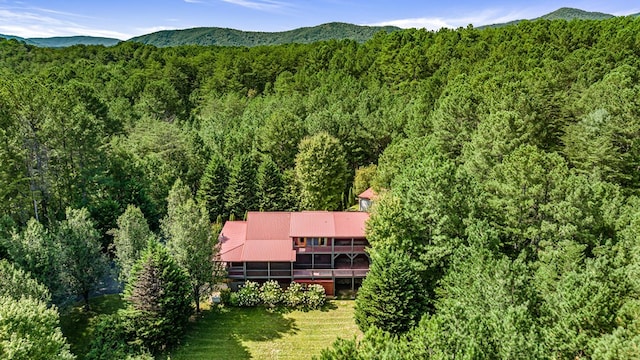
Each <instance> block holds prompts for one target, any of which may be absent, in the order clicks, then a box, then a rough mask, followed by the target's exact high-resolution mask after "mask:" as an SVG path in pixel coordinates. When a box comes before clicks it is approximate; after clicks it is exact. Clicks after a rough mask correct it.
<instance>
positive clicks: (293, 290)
mask: <svg viewBox="0 0 640 360" xmlns="http://www.w3.org/2000/svg"><path fill="white" fill-rule="evenodd" d="M303 301H304V287H303V286H302V284H300V283H296V282H292V283H291V285H289V287H288V288H287V290H285V292H284V295H283V302H284V305H285V306H287V307H288V308H291V309H295V308H297V307H299V306H300V305H302V303H303Z"/></svg>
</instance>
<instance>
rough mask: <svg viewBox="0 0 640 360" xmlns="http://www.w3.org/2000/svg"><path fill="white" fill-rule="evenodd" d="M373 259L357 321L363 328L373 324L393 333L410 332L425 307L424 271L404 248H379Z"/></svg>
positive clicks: (358, 302) (360, 299)
mask: <svg viewBox="0 0 640 360" xmlns="http://www.w3.org/2000/svg"><path fill="white" fill-rule="evenodd" d="M372 260H373V261H372V263H371V268H370V270H369V273H368V274H367V277H366V278H365V280H364V281H363V282H362V287H361V288H360V291H358V297H357V298H356V308H355V319H356V324H358V327H360V330H362V331H363V332H366V331H367V330H368V329H369V328H371V327H377V328H379V329H382V330H385V331H388V332H390V333H392V334H401V333H403V332H406V331H408V330H409V329H411V328H412V327H413V326H415V325H416V324H417V323H418V321H419V320H420V317H421V316H422V314H423V312H424V311H425V305H424V304H425V298H424V294H425V291H424V289H423V286H424V285H423V284H422V281H421V278H420V274H419V273H418V271H417V270H416V268H415V266H414V265H413V263H412V261H411V259H410V258H409V256H408V255H407V254H406V253H404V252H401V251H393V250H392V251H389V250H387V249H384V250H380V251H376V252H374V253H372Z"/></svg>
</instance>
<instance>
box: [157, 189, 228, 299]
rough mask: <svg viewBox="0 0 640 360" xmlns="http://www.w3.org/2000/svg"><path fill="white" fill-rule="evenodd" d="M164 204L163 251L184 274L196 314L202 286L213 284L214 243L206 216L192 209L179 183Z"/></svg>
mask: <svg viewBox="0 0 640 360" xmlns="http://www.w3.org/2000/svg"><path fill="white" fill-rule="evenodd" d="M167 202H168V208H167V216H166V217H165V218H164V219H163V221H162V230H163V233H164V235H165V237H166V239H167V250H168V251H169V253H170V254H171V255H172V256H173V258H174V259H175V260H176V262H177V263H178V265H180V266H181V267H182V268H183V269H184V270H185V272H186V273H187V276H188V277H189V282H190V284H191V288H192V294H193V301H194V302H195V304H196V312H200V298H201V297H202V295H203V291H204V289H205V286H206V285H207V284H211V283H212V282H213V280H214V274H213V273H214V264H213V258H214V247H215V242H214V238H213V236H212V234H211V225H210V223H209V216H208V215H207V214H206V212H205V210H204V209H203V208H202V207H200V206H198V205H196V203H195V201H194V200H193V198H192V197H191V193H190V192H189V188H188V187H187V186H186V185H183V184H182V182H181V181H180V179H178V180H177V181H176V183H175V184H174V185H173V188H172V189H171V191H170V192H169V197H168V199H167Z"/></svg>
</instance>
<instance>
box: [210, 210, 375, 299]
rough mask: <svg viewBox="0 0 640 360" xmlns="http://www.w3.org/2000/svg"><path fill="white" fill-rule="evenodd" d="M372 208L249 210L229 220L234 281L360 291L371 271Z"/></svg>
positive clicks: (226, 258)
mask: <svg viewBox="0 0 640 360" xmlns="http://www.w3.org/2000/svg"><path fill="white" fill-rule="evenodd" d="M368 218H369V214H368V213H366V212H337V211H336V212H332V211H302V212H249V213H248V214H247V219H246V221H227V222H226V223H225V225H224V227H223V228H222V231H221V233H220V237H219V240H220V261H222V262H223V263H224V264H225V266H226V269H227V274H228V277H229V280H230V281H231V287H232V288H237V286H238V285H239V284H241V283H243V282H244V281H246V280H253V281H257V282H264V281H267V280H276V281H278V282H280V283H281V285H288V284H289V283H291V282H299V283H307V284H320V285H322V286H324V288H325V290H326V291H327V294H328V295H333V294H334V293H335V292H336V291H341V290H351V291H355V290H356V289H357V288H359V286H360V285H361V284H362V280H363V279H364V277H365V276H366V274H367V272H368V271H369V255H368V254H367V253H366V252H365V248H366V247H367V246H368V245H369V243H368V242H367V239H366V238H365V235H364V234H365V233H364V231H365V222H366V221H367V219H368Z"/></svg>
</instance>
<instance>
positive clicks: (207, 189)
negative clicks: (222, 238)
mask: <svg viewBox="0 0 640 360" xmlns="http://www.w3.org/2000/svg"><path fill="white" fill-rule="evenodd" d="M228 184H229V170H228V169H227V166H226V165H225V163H224V161H223V160H222V158H220V156H218V155H215V154H214V155H213V156H212V157H211V160H209V164H208V165H207V168H206V169H205V171H204V174H203V175H202V178H201V179H200V188H199V189H198V192H197V194H196V198H197V200H198V203H200V204H201V205H202V206H204V207H205V209H206V210H207V213H208V214H209V221H211V222H214V221H216V219H217V218H218V216H220V217H224V213H225V196H224V194H225V191H226V190H227V185H228Z"/></svg>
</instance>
